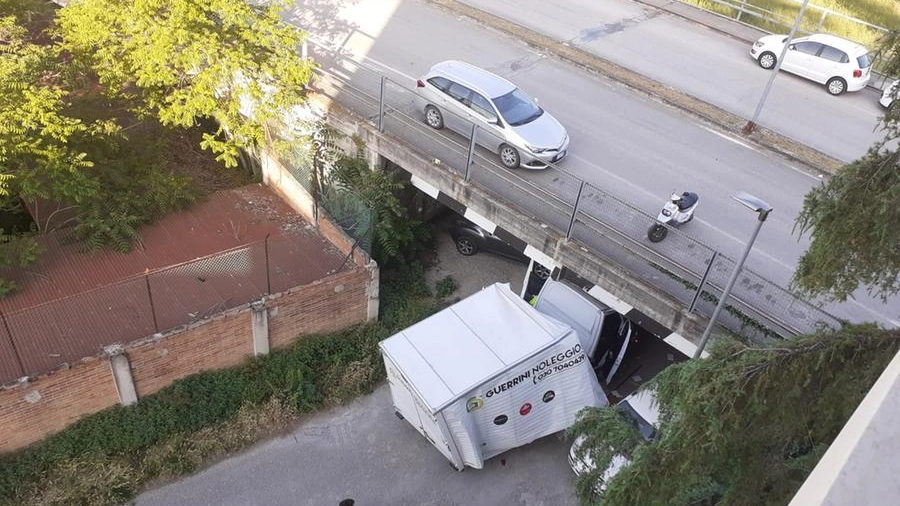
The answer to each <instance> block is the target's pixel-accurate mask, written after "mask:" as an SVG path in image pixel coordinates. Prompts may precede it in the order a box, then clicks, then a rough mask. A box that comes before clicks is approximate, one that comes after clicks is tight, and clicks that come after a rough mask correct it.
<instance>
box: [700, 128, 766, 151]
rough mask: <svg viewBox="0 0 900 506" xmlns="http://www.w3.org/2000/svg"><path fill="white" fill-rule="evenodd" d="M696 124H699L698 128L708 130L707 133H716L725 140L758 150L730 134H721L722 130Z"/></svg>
mask: <svg viewBox="0 0 900 506" xmlns="http://www.w3.org/2000/svg"><path fill="white" fill-rule="evenodd" d="M698 126H699V127H700V128H702V129H704V130H706V131H707V132H709V133H711V134H715V135H718V136H719V137H721V138H723V139H725V140H726V141H729V142H733V143H735V144H737V145H738V146H744V147H745V148H747V149H749V150H751V151H756V152H758V151H759V150H758V149H756V148H755V147H753V146H751V145H749V144H747V143H745V142H741V141H739V140H737V139H735V138H734V137H732V136H730V135H726V134H723V133H722V132H716V131H715V130H713V129H712V128H709V127H707V126H705V125H698Z"/></svg>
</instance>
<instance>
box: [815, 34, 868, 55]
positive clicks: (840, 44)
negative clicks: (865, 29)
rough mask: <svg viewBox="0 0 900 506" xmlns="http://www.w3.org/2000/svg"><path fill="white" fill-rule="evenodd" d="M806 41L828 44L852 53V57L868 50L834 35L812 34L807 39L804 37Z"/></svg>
mask: <svg viewBox="0 0 900 506" xmlns="http://www.w3.org/2000/svg"><path fill="white" fill-rule="evenodd" d="M806 40H811V41H813V42H821V43H822V44H828V45H829V46H832V47H836V48H838V49H840V50H841V51H844V52H847V53H852V54H853V55H860V54H865V53H868V52H869V50H868V49H866V47H865V46H863V45H862V44H859V43H857V42H853V41H852V40H847V39H842V38H840V37H837V36H834V35H829V34H827V33H814V34H812V35H810V36H809V37H806Z"/></svg>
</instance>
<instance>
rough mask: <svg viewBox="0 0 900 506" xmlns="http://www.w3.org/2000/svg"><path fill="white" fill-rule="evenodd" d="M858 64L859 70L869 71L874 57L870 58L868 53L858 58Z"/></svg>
mask: <svg viewBox="0 0 900 506" xmlns="http://www.w3.org/2000/svg"><path fill="white" fill-rule="evenodd" d="M856 63H858V64H859V68H861V69H867V68H869V67H870V66H871V65H872V57H871V56H869V53H866V54H864V55H862V56H857V57H856Z"/></svg>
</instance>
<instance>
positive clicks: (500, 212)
mask: <svg viewBox="0 0 900 506" xmlns="http://www.w3.org/2000/svg"><path fill="white" fill-rule="evenodd" d="M328 121H329V123H330V124H331V125H332V126H333V127H334V128H336V129H337V130H338V131H340V132H342V133H344V134H346V135H351V136H357V137H358V138H359V139H361V140H362V141H363V143H364V144H365V146H367V148H368V149H369V150H371V151H372V152H373V153H376V154H377V155H379V156H382V157H384V158H386V159H388V160H390V161H392V162H393V163H395V164H397V165H398V166H400V167H403V168H404V169H405V170H407V171H408V172H409V173H410V174H412V176H413V177H414V179H419V180H421V181H423V182H425V183H426V185H430V186H431V187H433V190H434V191H438V192H440V193H442V194H444V195H446V196H449V198H450V199H452V200H453V201H455V202H458V203H460V204H461V205H463V206H465V208H466V209H469V210H474V211H475V212H477V213H478V215H480V216H482V217H484V218H486V219H487V220H489V221H491V222H493V223H496V224H497V225H498V226H499V227H501V228H502V229H503V230H504V231H506V232H509V233H510V234H512V235H514V236H515V237H517V238H519V239H520V240H522V241H524V242H526V243H527V244H528V245H530V246H532V247H533V248H535V249H537V250H539V251H540V252H542V253H543V254H545V255H547V256H548V257H549V258H551V259H552V260H553V261H554V263H556V264H557V265H558V266H560V267H562V266H564V267H566V268H568V269H571V270H573V271H575V272H577V273H578V275H579V276H581V277H583V278H585V279H588V280H589V281H591V282H592V283H595V284H596V285H598V286H600V287H602V288H603V289H604V290H606V291H607V292H609V293H611V294H612V295H613V296H615V297H617V298H619V299H621V300H622V301H625V302H627V304H629V305H630V306H633V308H634V309H635V310H637V312H639V313H640V314H642V315H644V316H645V317H646V319H647V320H654V322H653V323H656V324H657V327H658V326H663V327H665V328H667V329H668V330H670V331H672V332H675V333H678V334H681V335H682V336H684V337H686V338H688V339H689V340H699V337H700V335H701V334H702V333H703V329H704V327H705V325H706V323H707V322H708V319H706V318H704V317H701V316H698V315H695V314H691V313H688V312H687V308H686V307H684V305H683V304H682V303H681V302H679V301H678V300H676V299H674V298H673V297H671V296H669V295H668V294H666V293H664V292H662V291H661V290H659V289H657V288H655V287H654V286H652V285H649V284H647V282H645V281H644V280H643V279H640V278H638V277H635V276H632V275H630V274H629V273H628V272H626V271H625V270H624V269H622V268H621V267H620V266H619V265H618V264H615V263H613V262H610V261H608V260H607V259H605V258H603V257H601V256H599V255H597V254H596V253H593V252H591V251H589V250H588V249H587V248H586V247H584V246H582V245H580V244H579V243H577V242H576V241H572V240H566V239H565V237H564V236H561V235H560V234H558V233H557V232H556V231H554V230H552V229H551V228H550V227H549V226H547V225H545V224H542V223H540V222H539V221H538V220H537V218H535V217H533V216H530V215H529V214H528V213H526V212H524V211H523V210H521V209H519V208H517V207H516V205H515V204H514V203H512V202H507V201H504V200H502V199H500V198H498V197H497V196H496V195H493V194H491V193H489V192H487V191H486V190H484V189H483V188H480V187H478V186H477V185H474V184H470V183H467V182H465V181H464V180H463V178H461V177H459V176H457V175H456V174H454V173H452V172H450V171H448V170H447V169H446V167H444V166H442V165H436V164H434V163H433V161H432V159H431V158H429V157H427V156H425V155H423V154H421V153H418V152H416V151H414V149H412V148H411V147H410V146H409V145H408V144H406V143H405V142H403V141H402V140H400V139H397V138H395V137H393V136H391V135H389V134H383V133H380V132H378V130H377V128H375V127H373V126H372V125H370V124H368V123H366V122H365V121H361V120H358V118H357V117H356V116H355V115H353V114H352V113H350V112H348V111H346V110H344V109H342V108H340V107H339V106H337V105H336V104H332V109H331V112H330V114H329V117H328ZM417 186H418V185H417ZM426 193H428V192H426ZM457 207H458V206H457ZM456 210H457V212H459V209H456ZM636 323H638V324H642V325H644V323H641V322H639V321H636ZM645 323H650V322H645ZM649 326H652V325H649ZM661 337H664V336H661Z"/></svg>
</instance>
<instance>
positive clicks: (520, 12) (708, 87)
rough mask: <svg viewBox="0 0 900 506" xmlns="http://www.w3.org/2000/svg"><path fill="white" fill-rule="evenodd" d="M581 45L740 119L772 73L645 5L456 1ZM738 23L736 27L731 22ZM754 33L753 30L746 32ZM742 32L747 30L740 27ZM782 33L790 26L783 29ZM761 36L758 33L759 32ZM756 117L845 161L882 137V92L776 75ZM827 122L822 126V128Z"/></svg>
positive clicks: (733, 44) (736, 47)
mask: <svg viewBox="0 0 900 506" xmlns="http://www.w3.org/2000/svg"><path fill="white" fill-rule="evenodd" d="M460 1H461V2H462V3H464V4H467V5H471V6H473V7H477V8H479V9H482V10H484V11H487V12H490V13H492V14H496V15H498V16H500V17H503V18H505V19H509V20H511V21H514V22H516V23H518V24H521V25H523V26H526V27H528V28H530V29H533V30H536V31H539V32H541V33H544V34H546V35H549V36H551V37H553V38H555V39H557V40H560V41H566V42H567V43H569V44H571V45H573V46H577V47H580V48H582V49H584V50H586V51H589V52H591V53H593V54H596V55H598V56H601V57H602V58H605V59H607V60H609V61H612V62H615V63H618V64H620V65H622V66H624V67H627V68H629V69H631V70H634V71H636V72H639V73H641V74H643V75H645V76H647V77H650V78H652V79H654V80H657V81H659V82H661V83H664V84H666V85H668V86H671V87H672V88H675V89H677V90H682V91H684V92H686V93H689V94H691V95H693V96H695V97H697V98H699V99H701V100H703V101H704V102H707V103H710V104H714V105H716V106H719V107H721V108H723V109H725V110H727V111H730V112H732V113H734V114H737V115H738V116H741V117H743V118H751V117H752V116H753V112H754V111H755V109H756V105H757V103H758V101H759V98H760V96H761V94H762V91H763V89H764V88H765V85H766V82H767V81H768V79H769V72H767V71H765V70H763V69H761V68H759V67H758V66H757V64H756V62H755V61H754V60H753V59H752V58H751V57H750V55H749V53H748V51H749V49H750V45H749V44H748V43H747V41H746V40H740V39H738V38H732V37H727V36H723V34H722V33H720V32H715V31H711V30H708V29H706V28H705V27H704V26H702V25H699V24H697V23H694V22H691V21H688V20H686V19H683V18H680V17H677V16H672V15H670V14H667V13H665V12H663V11H660V10H658V9H655V8H652V7H650V6H649V4H651V3H657V4H661V3H662V2H659V1H656V2H646V3H643V2H640V3H639V2H632V1H628V0H612V1H604V2H591V1H590V0H550V1H544V0H460ZM733 25H734V26H735V27H737V26H739V25H738V24H737V23H733ZM751 32H752V31H751ZM741 33H742V34H746V33H748V32H747V30H744V29H741ZM785 33H787V32H785ZM762 35H764V33H763V32H761V31H760V32H759V33H758V36H762ZM775 82H776V85H775V87H774V88H773V90H772V93H771V94H770V95H769V97H768V98H767V99H766V104H765V107H764V108H763V112H762V114H761V115H760V118H759V121H758V123H759V124H760V125H763V126H766V127H769V128H771V129H772V130H775V131H777V132H780V133H783V134H784V135H786V136H788V137H790V138H792V139H795V140H797V141H800V142H801V143H803V144H805V145H807V146H810V147H813V148H815V149H817V150H819V151H822V152H823V153H826V154H829V155H831V156H833V157H835V158H837V159H839V160H843V161H844V162H849V161H851V160H854V159H856V158H859V157H860V156H861V155H863V154H865V152H866V150H867V149H868V147H869V146H871V145H872V143H873V142H875V141H877V140H880V139H881V138H882V137H883V135H880V134H879V133H878V132H877V131H876V129H875V127H876V125H877V123H878V119H879V117H880V116H881V115H882V114H883V110H882V108H881V106H880V105H879V104H878V99H879V98H880V96H881V95H880V93H876V92H875V91H874V90H864V91H862V92H859V93H847V94H844V95H843V96H840V97H832V96H831V95H829V94H828V93H827V92H826V91H825V87H824V86H823V85H819V84H817V83H813V82H812V81H808V80H805V79H802V78H799V77H796V76H793V75H791V74H787V73H783V72H782V73H781V75H779V76H778V78H777V79H776V81H775ZM824 125H827V127H824Z"/></svg>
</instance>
